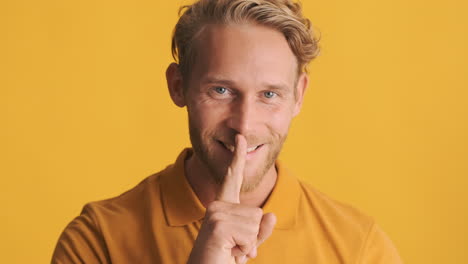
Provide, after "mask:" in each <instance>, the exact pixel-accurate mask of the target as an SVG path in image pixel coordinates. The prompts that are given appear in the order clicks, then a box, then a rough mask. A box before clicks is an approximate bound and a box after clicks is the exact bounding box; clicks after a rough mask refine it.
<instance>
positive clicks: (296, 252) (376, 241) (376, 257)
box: [52, 149, 402, 264]
mask: <svg viewBox="0 0 468 264" xmlns="http://www.w3.org/2000/svg"><path fill="white" fill-rule="evenodd" d="M191 153H192V151H191V149H186V150H184V151H183V152H182V153H181V154H180V155H179V157H178V158H177V161H176V162H175V164H173V165H170V166H168V167H167V168H166V169H164V170H163V171H161V172H159V173H156V174H154V175H152V176H149V177H148V178H146V179H145V180H143V181H142V182H141V183H140V184H138V185H137V186H136V187H134V188H133V189H131V190H129V191H127V192H125V193H123V194H122V195H120V196H118V197H115V198H112V199H108V200H103V201H98V202H92V203H89V204H86V205H85V206H84V208H83V211H82V212H81V215H80V216H78V217H76V218H75V219H74V220H73V221H72V222H71V223H70V224H69V225H68V226H67V227H66V228H65V230H64V231H63V233H62V235H61V236H60V238H59V241H58V243H57V246H56V248H55V251H54V254H53V257H52V263H54V264H55V263H57V264H58V263H152V264H157V263H165V264H171V263H186V262H187V259H188V257H189V254H190V251H191V250H192V247H193V244H194V241H195V239H196V238H197V234H198V231H199V230H200V226H201V224H202V220H203V216H204V215H205V208H204V207H203V205H202V204H201V202H200V201H199V200H198V198H197V196H196V195H195V193H194V192H193V190H192V188H191V186H190V184H189V183H188V181H187V180H186V178H185V175H184V161H185V159H186V158H187V157H188V155H191ZM276 168H277V170H278V178H277V182H276V185H275V187H274V189H273V191H272V193H271V195H270V197H269V198H268V200H267V201H266V203H265V206H264V207H263V209H264V212H265V213H267V212H274V213H275V214H276V216H277V223H276V226H275V228H274V230H273V234H272V235H271V237H270V238H269V239H268V240H266V241H265V242H264V243H263V244H262V245H261V246H260V247H259V249H258V255H257V257H256V258H255V259H251V260H249V262H248V263H265V264H267V263H268V264H271V263H308V264H309V263H323V264H333V263H352V264H357V263H373V264H375V263H402V261H401V259H400V257H399V255H398V252H397V250H396V249H395V247H394V246H393V244H392V242H391V241H390V239H389V238H388V237H387V235H385V233H384V232H383V231H382V230H381V229H380V228H379V226H378V225H376V223H375V222H374V220H372V218H370V217H368V216H366V215H364V214H363V213H361V212H360V211H358V210H357V209H355V208H353V207H351V206H349V205H346V204H343V203H340V202H337V201H335V200H333V199H330V198H329V197H327V196H326V195H324V194H323V193H320V192H319V191H317V190H315V189H314V188H313V187H311V186H310V185H308V184H306V183H304V182H302V181H300V180H298V179H296V178H295V177H293V176H292V175H291V174H290V173H289V172H288V171H287V170H286V169H285V168H284V167H283V165H281V163H280V162H277V163H276Z"/></svg>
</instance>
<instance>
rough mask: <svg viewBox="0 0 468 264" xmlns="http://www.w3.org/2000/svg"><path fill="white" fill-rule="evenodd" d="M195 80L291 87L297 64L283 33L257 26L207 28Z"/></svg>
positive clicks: (201, 40) (200, 40)
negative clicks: (218, 80)
mask: <svg viewBox="0 0 468 264" xmlns="http://www.w3.org/2000/svg"><path fill="white" fill-rule="evenodd" d="M194 44H195V48H196V49H197V51H196V53H197V55H196V59H195V61H194V64H193V68H192V78H193V79H194V80H201V79H203V78H221V79H223V78H224V79H228V80H230V81H234V82H236V83H240V84H255V83H278V84H283V85H288V86H292V85H293V83H294V81H295V78H296V74H297V70H296V69H297V61H296V57H295V56H294V53H293V52H292V51H291V49H290V47H289V45H288V43H287V41H286V39H285V37H284V36H283V34H282V33H281V32H279V31H277V30H275V29H272V28H269V27H265V26H260V25H254V24H242V25H207V26H206V27H205V28H204V29H203V31H202V32H201V33H200V35H199V36H198V37H197V40H196V43H194Z"/></svg>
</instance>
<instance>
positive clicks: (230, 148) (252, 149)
mask: <svg viewBox="0 0 468 264" xmlns="http://www.w3.org/2000/svg"><path fill="white" fill-rule="evenodd" d="M216 141H218V143H219V144H220V145H221V146H223V147H224V148H225V149H226V150H228V151H230V152H231V153H234V151H235V149H236V148H235V147H234V145H231V144H228V143H225V142H223V141H220V140H216ZM262 146H263V144H260V145H252V146H250V147H248V148H247V154H252V153H254V152H255V151H256V150H258V149H259V148H261V147H262Z"/></svg>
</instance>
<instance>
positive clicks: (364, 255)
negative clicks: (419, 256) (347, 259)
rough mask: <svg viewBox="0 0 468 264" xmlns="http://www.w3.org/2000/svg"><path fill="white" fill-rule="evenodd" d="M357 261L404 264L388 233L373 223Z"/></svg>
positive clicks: (375, 263) (366, 263)
mask: <svg viewBox="0 0 468 264" xmlns="http://www.w3.org/2000/svg"><path fill="white" fill-rule="evenodd" d="M357 263H360V264H368V263H372V264H402V263H403V261H402V259H401V258H400V255H399V254H398V250H397V249H396V247H395V245H394V244H393V243H392V241H391V240H390V238H389V237H388V236H387V234H385V232H384V231H383V230H382V229H381V228H380V227H379V226H378V225H377V224H376V223H373V224H372V226H371V228H370V231H369V234H368V235H367V239H366V241H365V243H364V246H363V248H362V250H361V254H360V258H359V260H358V262H357Z"/></svg>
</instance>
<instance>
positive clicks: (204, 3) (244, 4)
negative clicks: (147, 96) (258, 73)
mask: <svg viewBox="0 0 468 264" xmlns="http://www.w3.org/2000/svg"><path fill="white" fill-rule="evenodd" d="M179 15H180V18H179V21H178V22H177V24H176V26H175V29H174V32H173V36H172V56H173V57H174V59H175V60H176V62H178V64H179V67H180V71H181V73H182V76H189V74H190V67H191V66H192V65H193V63H194V60H195V58H196V51H195V50H194V44H193V43H195V40H196V38H197V36H198V35H199V34H200V32H202V30H203V28H204V27H205V26H206V25H208V24H223V25H229V24H243V23H244V24H245V23H256V24H259V25H263V26H267V27H270V28H273V29H276V30H278V31H279V32H281V33H282V34H283V35H284V37H285V38H286V40H287V42H288V44H289V47H290V48H291V50H292V51H293V53H294V55H295V56H296V59H297V63H298V72H299V73H301V72H307V65H308V64H309V62H310V61H311V60H313V59H314V58H315V57H316V56H317V55H318V53H319V46H318V38H317V37H316V36H315V34H314V32H313V30H312V25H311V23H310V20H309V19H307V18H305V17H304V16H303V15H302V9H301V5H300V3H298V2H293V1H291V0H199V1H197V2H195V3H193V4H192V5H186V6H182V7H181V8H180V10H179Z"/></svg>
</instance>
